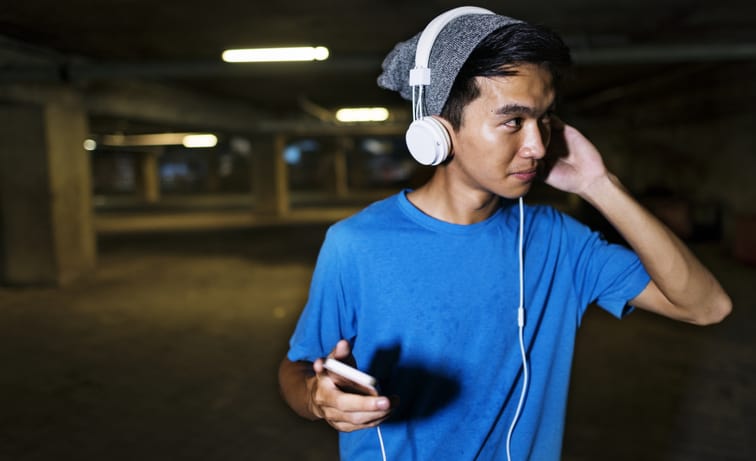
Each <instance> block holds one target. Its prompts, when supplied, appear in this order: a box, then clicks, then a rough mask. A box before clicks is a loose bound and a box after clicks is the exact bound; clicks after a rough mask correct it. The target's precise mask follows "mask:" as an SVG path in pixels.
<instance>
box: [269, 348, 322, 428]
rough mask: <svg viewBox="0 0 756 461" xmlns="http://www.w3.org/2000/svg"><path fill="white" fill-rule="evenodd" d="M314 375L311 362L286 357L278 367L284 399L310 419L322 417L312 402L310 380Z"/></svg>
mask: <svg viewBox="0 0 756 461" xmlns="http://www.w3.org/2000/svg"><path fill="white" fill-rule="evenodd" d="M314 376H315V373H314V371H313V369H312V364H311V363H309V362H292V361H290V360H288V359H286V358H285V359H284V360H283V361H282V362H281V365H280V366H279V369H278V383H279V387H280V390H281V395H282V396H283V398H284V400H285V401H286V403H288V404H289V406H290V407H291V408H292V409H293V410H294V411H295V412H296V413H297V414H298V415H300V416H302V417H303V418H307V419H310V420H316V419H320V418H321V417H320V416H318V415H316V414H315V413H314V412H313V410H312V406H311V404H310V386H309V381H310V380H312V379H314Z"/></svg>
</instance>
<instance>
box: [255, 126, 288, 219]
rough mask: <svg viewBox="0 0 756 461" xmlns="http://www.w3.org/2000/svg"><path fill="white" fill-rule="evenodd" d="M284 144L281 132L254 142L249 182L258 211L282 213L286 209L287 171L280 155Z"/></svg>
mask: <svg viewBox="0 0 756 461" xmlns="http://www.w3.org/2000/svg"><path fill="white" fill-rule="evenodd" d="M285 147H286V137H285V136H284V135H282V134H278V135H275V136H274V137H273V138H272V139H266V140H264V141H258V142H256V143H255V148H254V151H253V154H252V160H253V161H252V173H253V175H254V178H253V181H252V182H253V184H254V188H255V191H254V192H255V210H256V211H257V212H258V213H262V214H272V215H276V216H283V215H286V214H287V213H288V212H289V210H290V201H289V171H288V168H287V166H286V162H285V161H284V156H283V150H284V148H285Z"/></svg>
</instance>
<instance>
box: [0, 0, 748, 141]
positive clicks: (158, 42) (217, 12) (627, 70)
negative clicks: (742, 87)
mask: <svg viewBox="0 0 756 461" xmlns="http://www.w3.org/2000/svg"><path fill="white" fill-rule="evenodd" d="M477 4H478V5H479V6H482V7H486V8H489V9H492V10H494V11H496V12H499V13H502V14H507V15H510V16H514V17H518V18H521V19H525V20H527V21H530V22H534V23H541V24H545V25H547V26H549V27H551V28H552V29H554V30H556V31H557V32H559V33H560V34H562V36H563V37H565V39H566V41H567V42H568V44H569V45H570V46H571V48H572V50H573V53H574V57H575V61H576V63H577V69H578V72H579V76H580V78H578V79H575V80H574V81H573V82H571V83H570V86H569V87H568V89H567V99H568V100H569V99H571V100H573V101H576V102H579V101H581V100H586V99H590V98H595V97H596V95H599V94H601V93H602V92H605V91H607V90H610V89H612V88H616V87H621V86H623V85H628V84H632V83H633V82H637V81H639V80H643V79H646V78H649V76H653V75H659V74H668V73H670V72H671V73H672V75H676V73H679V74H680V75H681V77H680V81H681V84H682V83H684V80H685V77H684V75H685V73H684V72H682V73H680V70H681V69H685V68H686V66H687V67H689V66H701V65H718V64H719V63H722V62H737V61H741V60H751V61H752V60H755V59H756V2H752V1H747V0H720V1H717V2H711V1H698V0H615V1H608V0H561V1H540V2H495V1H480V2H477ZM459 5H460V3H459V2H453V1H439V0H436V1H428V0H426V1H422V2H400V1H397V0H371V1H364V0H349V1H341V0H332V1H320V2H305V1H299V0H289V1H286V2H271V1H267V2H263V1H247V2H241V1H239V0H214V1H206V0H183V1H167V0H163V1H160V2H156V1H148V0H110V1H100V2H95V1H91V0H68V1H65V2H62V1H59V0H56V1H53V0H33V1H25V2H22V1H12V0H11V1H5V2H3V4H2V6H0V87H2V88H4V91H1V92H0V98H1V97H3V95H5V97H8V95H13V94H15V93H14V91H18V88H19V87H22V88H28V87H29V86H31V87H34V88H38V87H39V86H40V85H42V86H45V85H48V84H50V83H61V82H62V83H68V84H71V85H73V86H74V87H76V88H78V89H80V90H81V91H82V93H83V94H84V95H85V98H86V100H87V104H88V105H89V106H90V108H91V112H92V113H93V123H92V125H93V130H102V131H107V130H112V129H114V127H115V128H118V129H120V130H121V131H140V130H141V131H145V130H148V129H149V128H148V127H150V126H165V127H169V125H170V128H173V129H182V128H197V127H201V126H202V125H203V124H205V125H206V126H208V127H216V128H219V127H220V125H224V126H226V127H228V128H229V129H233V130H244V129H245V128H247V127H249V126H251V125H254V124H255V123H257V121H260V120H268V121H275V120H278V121H281V122H286V121H288V122H291V121H293V120H301V119H308V120H317V119H318V118H324V117H325V116H324V115H323V112H321V110H322V109H326V110H327V111H329V110H332V109H334V108H336V107H339V106H345V105H387V106H390V107H396V108H401V109H402V110H405V111H406V109H407V108H408V104H407V103H406V102H404V101H403V100H401V99H400V98H399V97H398V96H397V95H395V94H393V93H391V92H387V91H384V90H381V89H379V88H378V87H377V86H376V84H375V79H376V77H377V75H378V73H379V72H380V64H381V61H382V59H383V57H384V56H385V54H386V53H387V52H388V51H389V50H390V49H391V48H392V47H393V45H394V44H395V43H396V42H398V41H400V40H404V39H406V38H408V37H410V36H411V35H413V34H414V33H416V32H417V31H419V30H421V29H422V28H423V27H424V26H425V25H426V24H427V22H428V21H429V20H430V19H432V18H433V17H434V16H435V15H437V14H439V13H441V12H443V11H445V10H446V9H449V8H452V7H455V6H459ZM310 44H311V45H323V46H327V47H328V48H329V49H330V51H331V57H330V59H328V60H327V61H325V62H316V63H304V64H277V65H271V64H265V65H261V64H256V65H255V64H244V65H239V64H237V65H230V64H223V63H221V62H220V53H221V51H222V50H224V49H226V48H238V47H258V46H280V45H310ZM8 88H12V89H11V90H9V89H8ZM166 107H173V108H174V109H172V110H168V109H166ZM400 118H401V117H400ZM213 120H215V121H213ZM255 126H257V127H259V126H260V125H259V124H258V125H255Z"/></svg>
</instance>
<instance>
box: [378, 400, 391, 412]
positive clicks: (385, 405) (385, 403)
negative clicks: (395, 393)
mask: <svg viewBox="0 0 756 461" xmlns="http://www.w3.org/2000/svg"><path fill="white" fill-rule="evenodd" d="M390 406H391V402H389V399H387V398H385V397H382V398H380V399H378V400H376V401H375V407H376V408H377V409H379V410H388V409H389V407H390Z"/></svg>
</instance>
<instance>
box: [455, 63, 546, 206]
mask: <svg viewBox="0 0 756 461" xmlns="http://www.w3.org/2000/svg"><path fill="white" fill-rule="evenodd" d="M515 70H516V71H517V74H516V75H514V76H508V77H477V84H478V87H479V88H480V96H478V98H476V99H475V100H473V101H472V102H471V103H470V104H468V105H467V107H465V109H464V112H463V115H462V124H461V126H460V128H459V130H458V131H456V132H453V134H452V137H453V140H452V144H453V150H454V158H453V160H452V162H450V164H449V169H450V170H451V172H453V173H452V174H454V175H455V177H456V178H457V179H459V180H460V181H461V184H462V185H463V187H466V188H472V189H474V190H481V191H485V192H490V193H494V194H496V195H500V196H504V197H507V198H516V197H520V196H522V195H524V194H525V193H527V192H528V190H529V189H530V185H531V184H532V182H533V180H534V179H535V175H536V170H537V167H538V164H539V162H540V161H541V159H543V156H544V155H545V154H546V147H547V146H548V144H549V138H550V135H551V121H550V118H549V117H550V116H551V111H552V109H553V105H554V95H555V92H554V88H553V85H552V79H551V74H550V73H549V71H548V70H547V69H545V68H543V67H541V66H538V65H535V64H524V65H520V66H517V67H516V68H515Z"/></svg>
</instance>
